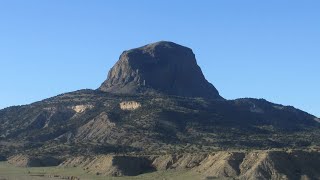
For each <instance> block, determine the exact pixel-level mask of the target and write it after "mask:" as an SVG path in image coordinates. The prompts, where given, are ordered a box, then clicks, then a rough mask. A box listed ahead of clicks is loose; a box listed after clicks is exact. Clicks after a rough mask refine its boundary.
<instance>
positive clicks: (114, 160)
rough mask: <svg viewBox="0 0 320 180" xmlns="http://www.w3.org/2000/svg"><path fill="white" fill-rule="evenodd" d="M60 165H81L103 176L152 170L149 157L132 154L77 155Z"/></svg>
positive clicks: (127, 174) (130, 174) (131, 174)
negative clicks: (86, 156)
mask: <svg viewBox="0 0 320 180" xmlns="http://www.w3.org/2000/svg"><path fill="white" fill-rule="evenodd" d="M60 166H61V167H77V166H78V167H82V168H83V169H84V170H86V171H87V172H89V173H92V174H96V175H105V176H136V175H139V174H142V173H146V172H149V171H153V169H154V168H153V167H152V166H151V161H150V159H148V158H146V157H134V156H111V155H105V156H103V155H102V156H96V157H94V158H85V157H77V158H74V159H70V160H67V161H65V162H64V163H62V164H61V165H60Z"/></svg>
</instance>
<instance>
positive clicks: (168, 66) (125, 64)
mask: <svg viewBox="0 0 320 180" xmlns="http://www.w3.org/2000/svg"><path fill="white" fill-rule="evenodd" d="M99 89H100V90H102V91H105V92H112V93H123V94H146V93H149V94H154V93H165V94H169V95H176V96H184V97H207V98H216V99H221V97H220V95H219V93H218V91H217V90H216V88H215V87H214V86H213V85H212V84H210V83H209V82H208V81H207V80H206V79H205V77H204V75H203V74H202V71H201V69H200V67H199V66H198V65H197V62H196V59H195V55H194V54H193V52H192V50H191V49H190V48H187V47H184V46H181V45H178V44H175V43H172V42H165V41H161V42H157V43H153V44H149V45H146V46H143V47H140V48H136V49H132V50H129V51H125V52H123V53H122V55H121V56H120V59H119V61H118V62H117V63H116V64H115V65H114V67H113V68H112V69H111V70H110V72H109V74H108V79H107V80H106V81H105V82H104V83H103V84H102V85H101V87H100V88H99Z"/></svg>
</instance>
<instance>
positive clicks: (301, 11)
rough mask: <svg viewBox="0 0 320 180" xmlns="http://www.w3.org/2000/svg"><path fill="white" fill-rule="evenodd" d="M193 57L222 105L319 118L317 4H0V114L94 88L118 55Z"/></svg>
mask: <svg viewBox="0 0 320 180" xmlns="http://www.w3.org/2000/svg"><path fill="white" fill-rule="evenodd" d="M159 40H168V41H173V42H176V43H179V44H182V45H185V46H188V47H190V48H192V49H193V50H194V53H195V54H196V57H197V60H198V64H199V65H200V66H201V68H202V70H203V72H204V74H205V76H206V78H207V79H208V80H209V81H210V82H211V83H213V84H214V85H215V87H216V88H217V89H218V90H219V91H220V94H221V95H222V96H223V97H225V98H227V99H235V98H240V97H255V98H265V99H267V100H269V101H272V102H276V103H280V104H284V105H293V106H295V107H297V108H300V109H302V110H305V111H307V112H309V113H311V114H314V115H317V116H320V103H319V102H320V101H319V100H320V95H319V92H320V83H319V78H320V71H319V67H320V1H319V0H303V1H301V0H268V1H257V0H241V1H239V0H207V1H205V0H202V1H201V0H197V1H195V0H161V1H157V2H156V1H150V0H137V1H131V0H127V1H124V0H110V1H107V0H100V1H99V0H90V1H88V0H86V1H85V0H67V1H66V0H28V1H26V0H1V1H0V84H1V88H0V108H4V107H7V106H11V105H20V104H27V103H31V102H34V101H38V100H41V99H44V98H48V97H51V96H54V95H58V94H60V93H64V92H69V91H74V90H78V89H84V88H90V89H96V88H98V87H99V85H100V84H101V83H102V81H103V80H104V79H105V78H106V76H107V71H108V70H109V69H110V68H111V67H112V65H113V64H114V63H115V62H116V61H117V60H118V58H119V56H120V54H121V53H122V51H123V50H126V49H130V48H134V47H138V46H142V45H145V44H148V43H151V42H155V41H159Z"/></svg>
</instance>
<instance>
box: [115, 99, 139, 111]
mask: <svg viewBox="0 0 320 180" xmlns="http://www.w3.org/2000/svg"><path fill="white" fill-rule="evenodd" d="M140 107H141V104H140V103H138V102H136V101H124V102H121V103H120V108H121V109H122V110H128V111H132V110H136V109H138V108H140Z"/></svg>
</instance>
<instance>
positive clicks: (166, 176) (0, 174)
mask: <svg viewBox="0 0 320 180" xmlns="http://www.w3.org/2000/svg"><path fill="white" fill-rule="evenodd" d="M72 177H73V178H74V179H76V178H79V179H81V180H82V179H86V180H100V179H101V180H102V179H103V180H129V179H130V180H131V179H132V180H135V179H137V180H138V179H139V180H140V179H142V180H149V179H159V180H180V179H181V180H196V179H205V178H204V177H201V175H199V174H195V173H192V172H188V171H157V172H153V173H147V174H143V175H140V176H135V177H103V176H97V175H94V174H88V173H86V172H85V171H84V170H82V169H81V168H58V167H41V168H19V167H15V166H13V165H10V164H8V163H7V162H4V161H3V162H0V180H45V179H52V180H54V179H68V178H69V179H71V178H72Z"/></svg>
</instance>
